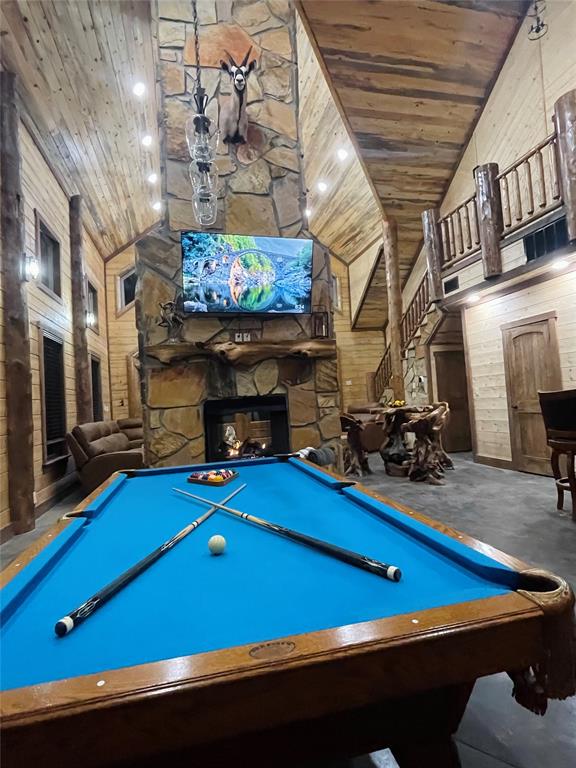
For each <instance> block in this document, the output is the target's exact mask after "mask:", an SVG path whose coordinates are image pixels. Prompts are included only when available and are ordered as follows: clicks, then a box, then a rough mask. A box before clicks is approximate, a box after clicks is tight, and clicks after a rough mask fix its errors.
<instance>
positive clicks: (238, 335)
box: [234, 333, 242, 341]
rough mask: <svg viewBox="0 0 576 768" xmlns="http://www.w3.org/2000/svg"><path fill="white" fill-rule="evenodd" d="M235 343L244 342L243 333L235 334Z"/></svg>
mask: <svg viewBox="0 0 576 768" xmlns="http://www.w3.org/2000/svg"><path fill="white" fill-rule="evenodd" d="M234 341H242V334H241V333H235V334H234Z"/></svg>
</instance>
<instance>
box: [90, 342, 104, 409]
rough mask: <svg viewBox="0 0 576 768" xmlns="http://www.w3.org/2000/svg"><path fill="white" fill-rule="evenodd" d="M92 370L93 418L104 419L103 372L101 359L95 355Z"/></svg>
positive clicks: (92, 359) (91, 361) (91, 365)
mask: <svg viewBox="0 0 576 768" xmlns="http://www.w3.org/2000/svg"><path fill="white" fill-rule="evenodd" d="M90 371H91V374H92V418H93V420H94V421H102V419H103V418H104V417H103V415H102V413H103V409H102V372H101V370H100V360H99V359H98V358H97V357H96V356H95V355H91V357H90Z"/></svg>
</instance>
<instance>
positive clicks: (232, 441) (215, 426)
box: [204, 395, 290, 461]
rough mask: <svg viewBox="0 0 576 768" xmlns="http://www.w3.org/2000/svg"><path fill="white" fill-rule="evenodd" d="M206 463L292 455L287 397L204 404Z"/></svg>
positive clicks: (238, 398) (235, 398)
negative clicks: (289, 453)
mask: <svg viewBox="0 0 576 768" xmlns="http://www.w3.org/2000/svg"><path fill="white" fill-rule="evenodd" d="M204 427H205V435H206V461H222V460H228V459H238V458H257V457H259V456H274V455H275V454H278V453H288V452H289V451H290V432H289V426H288V409H287V406H286V397H285V395H266V396H262V397H260V396H254V397H232V398H228V399H225V400H208V401H207V402H206V403H205V404H204Z"/></svg>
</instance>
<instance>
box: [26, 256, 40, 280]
mask: <svg viewBox="0 0 576 768" xmlns="http://www.w3.org/2000/svg"><path fill="white" fill-rule="evenodd" d="M22 277H23V278H24V280H26V281H27V282H28V281H29V280H38V278H39V277H40V262H39V261H38V259H37V258H36V254H35V253H26V254H25V255H24V258H23V260H22Z"/></svg>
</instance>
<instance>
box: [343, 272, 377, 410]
mask: <svg viewBox="0 0 576 768" xmlns="http://www.w3.org/2000/svg"><path fill="white" fill-rule="evenodd" d="M332 274H334V275H335V276H337V277H338V279H339V280H340V294H341V309H340V310H339V311H338V310H336V311H335V312H334V331H335V334H336V345H337V348H338V377H339V381H340V393H341V400H342V402H341V408H342V410H346V409H347V408H348V406H349V405H350V403H365V402H367V401H368V399H369V392H368V382H367V376H368V375H370V374H373V373H374V372H375V371H376V369H377V368H378V365H379V364H380V361H381V359H382V356H383V355H384V350H385V344H384V333H383V331H382V330H372V331H357V330H353V329H352V315H351V308H350V294H349V290H348V270H347V269H346V266H345V265H344V264H343V263H342V262H341V261H339V260H338V259H334V258H333V259H332Z"/></svg>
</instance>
